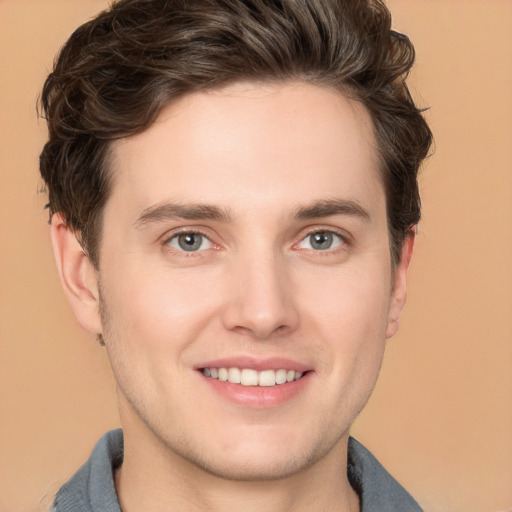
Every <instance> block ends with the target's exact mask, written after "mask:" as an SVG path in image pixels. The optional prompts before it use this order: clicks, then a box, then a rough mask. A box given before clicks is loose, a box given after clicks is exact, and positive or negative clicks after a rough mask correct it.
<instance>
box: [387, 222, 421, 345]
mask: <svg viewBox="0 0 512 512" xmlns="http://www.w3.org/2000/svg"><path fill="white" fill-rule="evenodd" d="M415 237H416V227H414V228H411V230H410V232H409V235H408V236H407V238H406V239H405V241H404V243H403V245H402V252H401V258H400V262H399V263H398V265H397V266H396V268H395V272H394V277H393V291H392V293H391V303H390V306H389V315H388V328H387V330H386V339H388V338H391V337H392V336H394V335H395V334H396V333H397V331H398V327H399V325H400V314H401V313H402V309H403V307H404V305H405V299H406V297H407V270H408V269H409V263H410V262H411V258H412V251H413V248H414V239H415Z"/></svg>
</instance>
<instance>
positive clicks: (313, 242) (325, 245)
mask: <svg viewBox="0 0 512 512" xmlns="http://www.w3.org/2000/svg"><path fill="white" fill-rule="evenodd" d="M344 243H345V240H343V238H342V237H341V236H340V235H338V234H336V233H334V232H332V231H315V232H314V233H309V234H308V235H307V236H306V237H305V238H303V239H302V240H301V242H300V244H299V247H300V248H301V249H313V250H314V251H328V250H329V249H335V248H336V247H339V246H340V245H343V244H344Z"/></svg>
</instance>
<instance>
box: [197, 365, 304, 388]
mask: <svg viewBox="0 0 512 512" xmlns="http://www.w3.org/2000/svg"><path fill="white" fill-rule="evenodd" d="M202 372H203V375H205V376H206V377H210V378H212V379H218V380H220V381H223V382H230V383H231V384H241V385H242V386H262V387H271V386H276V385H279V384H286V383H288V382H293V381H295V380H299V379H300V378H301V377H302V375H303V372H296V371H295V370H286V369H280V370H263V371H260V372H259V371H257V370H253V369H250V368H243V369H240V368H203V369H202Z"/></svg>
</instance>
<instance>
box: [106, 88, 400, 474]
mask: <svg viewBox="0 0 512 512" xmlns="http://www.w3.org/2000/svg"><path fill="white" fill-rule="evenodd" d="M375 146H376V143H375V139H374V136H373V133H372V127H371V121H370V118H369V115H368V113H367V112H366V111H365V109H364V107H362V106H361V105H360V104H358V103H356V102H354V101H351V100H349V99H347V98H345V97H344V96H342V95H341V94H339V93H337V92H333V91H330V90H326V89H322V88H319V87H315V86H311V85H304V84H282V85H276V86H272V87H271V86H265V87H263V86H259V85H251V84H239V85H237V86H231V87H229V88H226V89H223V90H219V91H215V92H208V93H196V94H193V95H189V96H187V97H185V98H183V99H182V100H180V101H178V102H176V103H174V104H172V105H170V106H169V107H168V108H167V109H166V110H164V111H163V112H162V113H161V115H160V117H159V119H158V120H157V121H156V122H155V123H154V124H153V125H152V126H151V127H150V128H149V129H148V130H147V131H145V132H144V133H142V134H140V135H137V136H134V137H131V138H128V139H125V140H122V141H118V142H116V143H115V144H114V146H113V151H112V160H111V164H112V170H113V187H112V190H113V192H112V195H111V197H110V198H109V200H108V203H107V205H106V208H105V212H104V226H103V237H102V242H101V244H102V245H101V254H100V265H99V272H98V274H97V278H98V283H99V292H100V297H101V308H100V309H101V322H102V331H103V336H104V339H105V342H106V346H107V350H108V354H109V357H110V360H111V363H112V367H113V371H114V374H115V377H116V380H117V383H118V388H119V401H120V409H121V417H122V422H123V426H124V428H125V431H126V432H127V433H129V435H131V436H132V438H138V439H140V440H141V442H144V440H146V441H147V440H148V439H150V438H151V439H152V440H153V442H156V443H157V444H158V445H159V446H160V448H161V449H162V450H163V451H164V452H165V453H166V455H167V456H168V457H171V458H173V457H180V458H181V459H184V460H186V461H188V462H190V463H192V464H193V465H194V466H195V467H200V468H203V469H206V470H207V471H209V472H211V473H214V474H217V475H222V476H226V477H233V478H236V479H244V478H278V477H282V476H285V475H290V474H293V473H295V472H298V471H300V470H301V469H303V468H305V467H310V466H311V465H313V464H315V463H319V461H322V460H326V459H327V458H328V457H330V456H331V454H333V453H335V452H336V451H338V452H339V451H340V450H342V449H343V447H345V448H346V441H347V431H348V428H349V426H350V424H351V422H352V421H353V419H354V417H355V416H356V415H357V413H358V412H359V411H360V409H361V408H362V406H363V405H364V403H365V402H366V400H367V398H368V396H369V394H370V392H371V390H372V388H373V386H374V383H375V380H376V378H377V374H378V371H379V368H380V364H381V361H382V356H383V351H384V345H385V340H386V338H387V337H389V336H390V335H392V334H393V332H394V329H395V327H394V325H395V323H394V322H393V321H392V320H391V319H392V318H394V317H396V316H397V314H398V313H399V310H400V308H401V306H402V304H403V301H402V300H401V298H400V297H399V295H400V294H401V293H402V291H403V290H402V288H403V286H402V284H401V281H400V279H401V276H402V274H403V272H402V269H401V268H400V267H399V268H398V269H397V271H396V272H395V273H394V274H393V273H392V268H391V262H390V248H389V242H388V230H387V221H386V200H385V194H384V188H383V184H382V180H381V177H380V172H379V166H378V158H377V152H376V147H375ZM392 275H394V276H395V277H393V279H395V283H394V284H395V286H393V282H392ZM397 276H398V277H397ZM226 379H227V380H226ZM240 381H241V382H240ZM276 382H277V383H276ZM155 440H156V441H155Z"/></svg>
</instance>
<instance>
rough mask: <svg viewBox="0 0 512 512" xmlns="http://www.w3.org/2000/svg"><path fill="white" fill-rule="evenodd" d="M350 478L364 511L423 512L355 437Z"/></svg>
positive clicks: (352, 446) (351, 453)
mask: <svg viewBox="0 0 512 512" xmlns="http://www.w3.org/2000/svg"><path fill="white" fill-rule="evenodd" d="M348 477H349V480H350V483H351V485H352V486H353V487H354V489H355V490H356V491H357V492H358V494H359V498H360V500H361V512H377V511H378V512H422V509H421V507H420V506H419V505H418V503H417V502H416V501H415V500H414V498H413V497H412V496H411V495H410V494H409V493H408V492H407V491H406V490H405V489H404V488H403V487H402V486H401V485H400V484H399V483H398V482H397V481H396V480H395V479H394V478H393V477H392V476H391V475H390V474H389V473H388V471H387V470H386V469H385V468H384V467H383V466H382V464H381V463H380V462H379V461H378V460H377V459H376V458H375V457H374V456H373V455H372V454H371V453H370V451H369V450H367V449H366V448H365V447H364V446H363V445H362V444H361V443H359V442H358V441H356V440H355V439H354V438H352V437H351V438H350V439H349V445H348Z"/></svg>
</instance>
